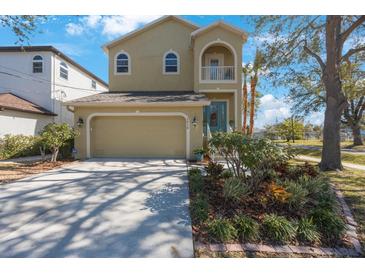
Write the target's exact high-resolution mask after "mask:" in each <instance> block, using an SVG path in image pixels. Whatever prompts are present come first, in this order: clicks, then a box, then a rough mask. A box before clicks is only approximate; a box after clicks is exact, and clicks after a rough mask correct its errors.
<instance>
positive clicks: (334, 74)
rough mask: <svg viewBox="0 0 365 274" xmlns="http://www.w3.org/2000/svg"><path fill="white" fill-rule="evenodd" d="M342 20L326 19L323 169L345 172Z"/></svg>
mask: <svg viewBox="0 0 365 274" xmlns="http://www.w3.org/2000/svg"><path fill="white" fill-rule="evenodd" d="M340 34H341V16H327V18H326V52H327V59H326V65H325V67H324V68H323V69H324V71H323V72H324V74H323V82H324V86H325V89H326V111H325V116H324V127H323V149H322V159H321V163H320V168H321V170H323V171H326V170H341V169H342V164H341V136H340V123H341V115H342V112H343V110H344V109H345V107H346V106H347V102H346V98H345V96H344V95H343V93H342V83H341V79H340V64H341V55H342V44H341V35H340Z"/></svg>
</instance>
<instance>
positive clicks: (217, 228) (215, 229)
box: [208, 218, 237, 242]
mask: <svg viewBox="0 0 365 274" xmlns="http://www.w3.org/2000/svg"><path fill="white" fill-rule="evenodd" d="M208 232H209V235H210V237H212V238H213V239H214V240H215V241H217V242H227V241H232V240H234V239H236V238H237V230H236V229H235V227H234V226H233V225H232V223H231V222H230V220H228V219H224V218H217V219H215V220H213V221H211V222H209V223H208Z"/></svg>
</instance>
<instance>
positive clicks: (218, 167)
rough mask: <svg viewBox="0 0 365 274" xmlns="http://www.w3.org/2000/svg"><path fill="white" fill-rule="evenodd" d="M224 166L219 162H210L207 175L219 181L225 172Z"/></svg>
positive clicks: (206, 169)
mask: <svg viewBox="0 0 365 274" xmlns="http://www.w3.org/2000/svg"><path fill="white" fill-rule="evenodd" d="M223 168H224V167H223V165H222V164H220V163H217V162H213V161H211V162H209V164H208V166H206V167H205V171H206V172H207V175H208V176H209V177H211V178H213V179H219V178H220V177H221V175H222V172H223Z"/></svg>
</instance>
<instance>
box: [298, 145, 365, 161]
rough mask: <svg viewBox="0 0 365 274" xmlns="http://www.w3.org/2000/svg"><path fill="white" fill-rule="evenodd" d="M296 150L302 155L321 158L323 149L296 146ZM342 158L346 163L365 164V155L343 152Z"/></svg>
mask: <svg viewBox="0 0 365 274" xmlns="http://www.w3.org/2000/svg"><path fill="white" fill-rule="evenodd" d="M295 150H296V152H297V153H298V154H300V155H306V156H311V157H316V158H320V157H321V153H322V152H321V150H311V149H305V148H296V149H295ZM341 159H342V161H343V162H344V163H351V164H358V165H365V155H355V154H351V153H341Z"/></svg>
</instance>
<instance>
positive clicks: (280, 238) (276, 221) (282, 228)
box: [262, 214, 296, 243]
mask: <svg viewBox="0 0 365 274" xmlns="http://www.w3.org/2000/svg"><path fill="white" fill-rule="evenodd" d="M262 228H263V233H264V234H263V235H265V236H266V237H268V238H269V239H270V240H272V241H275V242H280V243H285V242H290V241H291V240H292V239H294V238H295V236H296V227H295V225H294V224H293V223H292V222H290V221H289V220H288V219H286V218H285V217H283V216H278V215H276V214H266V215H264V218H263V221H262Z"/></svg>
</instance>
